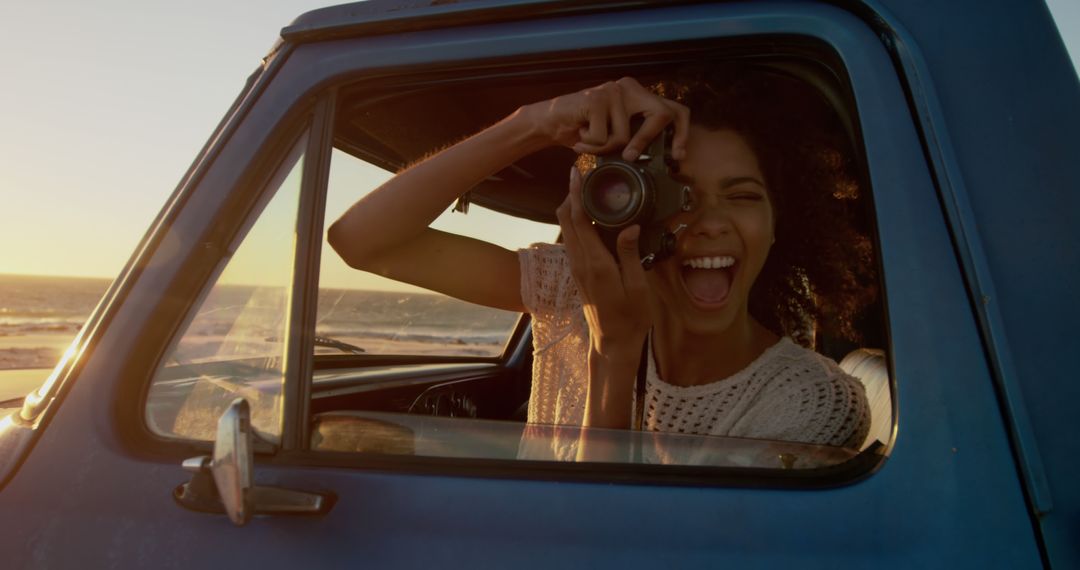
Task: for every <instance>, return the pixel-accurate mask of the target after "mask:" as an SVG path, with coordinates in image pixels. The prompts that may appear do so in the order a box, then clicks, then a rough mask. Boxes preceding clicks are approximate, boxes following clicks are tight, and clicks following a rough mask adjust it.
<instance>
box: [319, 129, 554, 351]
mask: <svg viewBox="0 0 1080 570" xmlns="http://www.w3.org/2000/svg"><path fill="white" fill-rule="evenodd" d="M391 176H392V174H391V173H390V172H388V171H386V170H383V169H381V168H379V167H377V166H374V165H372V164H370V163H367V162H365V161H363V160H360V159H359V158H357V157H355V156H352V155H350V154H348V153H345V152H342V151H340V150H335V151H334V153H333V155H332V158H331V162H330V178H329V185H328V188H327V199H326V216H325V225H326V226H327V227H329V225H330V224H332V223H333V222H334V221H335V220H336V219H338V218H339V217H340V216H341V214H343V213H344V212H345V210H346V209H347V208H348V207H349V206H351V205H352V204H353V203H354V202H356V201H357V200H359V199H360V198H362V197H363V196H364V195H366V194H367V193H368V192H370V191H371V190H374V189H375V188H377V187H378V186H379V185H380V184H382V183H383V182H385V181H386V180H388V179H389V178H390V177H391ZM433 227H435V228H436V229H441V230H444V231H447V232H452V233H457V234H461V235H467V236H470V237H475V238H478V239H483V240H486V241H489V242H493V243H496V244H498V245H500V246H502V247H505V248H507V249H510V250H514V249H518V248H522V247H526V246H528V245H529V244H530V243H533V242H540V241H552V240H553V239H554V238H555V237H556V235H557V234H558V227H557V226H554V225H551V224H541V223H536V222H530V221H527V220H522V219H517V218H513V217H511V216H507V215H505V214H500V213H497V212H494V211H491V210H488V209H486V208H483V207H479V206H472V207H470V208H469V209H468V213H467V214H466V213H462V212H460V211H458V212H455V211H452V210H450V211H447V212H445V213H444V214H443V215H441V216H440V217H439V218H438V219H437V220H436V221H435V223H434V224H433ZM519 317H520V315H519V314H518V313H513V312H510V311H502V310H498V309H492V308H488V307H482V306H480V305H474V304H472V303H466V302H464V301H459V300H457V299H454V298H452V297H448V296H446V295H443V294H441V293H436V292H433V291H428V290H425V289H422V288H420V287H415V286H412V285H408V284H405V283H400V282H397V281H393V280H391V279H386V278H384V277H380V276H378V275H376V274H373V273H367V272H363V271H357V270H356V269H353V268H351V267H349V266H348V265H346V264H345V262H343V261H342V260H341V258H340V257H339V256H338V255H336V254H335V253H334V251H333V249H331V248H330V246H329V245H328V244H326V242H325V236H324V242H323V255H322V259H321V267H320V272H319V303H318V314H317V319H316V320H317V324H316V328H315V335H316V341H315V352H316V354H335V353H337V354H342V353H344V354H349V353H353V354H367V355H427V356H480V357H497V356H499V355H500V354H502V352H503V348H504V346H505V345H506V342H507V340H508V339H509V337H510V335H511V334H512V333H513V331H514V329H515V327H516V326H517V323H518V318H519Z"/></svg>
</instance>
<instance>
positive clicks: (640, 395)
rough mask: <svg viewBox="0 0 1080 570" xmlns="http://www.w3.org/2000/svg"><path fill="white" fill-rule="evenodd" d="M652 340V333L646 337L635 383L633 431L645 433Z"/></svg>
mask: <svg viewBox="0 0 1080 570" xmlns="http://www.w3.org/2000/svg"><path fill="white" fill-rule="evenodd" d="M651 339H652V331H650V332H649V334H647V335H645V344H644V345H642V347H641V360H640V361H639V362H638V369H637V380H636V382H635V383H634V408H635V409H634V422H633V429H635V430H637V431H643V430H644V429H645V382H646V377H647V376H648V374H649V345H650V344H652V343H651V342H649V341H650V340H651Z"/></svg>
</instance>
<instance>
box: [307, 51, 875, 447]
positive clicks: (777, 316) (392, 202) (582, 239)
mask: <svg viewBox="0 0 1080 570" xmlns="http://www.w3.org/2000/svg"><path fill="white" fill-rule="evenodd" d="M740 77H742V78H740ZM745 77H750V78H752V80H750V81H747V80H745V79H744V78H745ZM761 77H763V76H761V75H760V74H759V73H756V72H750V73H746V72H745V71H740V72H739V73H736V74H733V75H731V76H730V77H729V78H721V79H716V78H714V79H713V80H711V81H695V82H693V83H692V84H691V86H692V87H691V88H685V87H677V86H668V90H669V91H673V92H675V93H674V94H675V95H678V96H679V97H680V98H681V99H682V100H684V101H685V102H686V103H687V104H688V105H689V107H688V106H686V105H683V104H681V103H677V102H675V101H674V100H672V99H668V98H665V97H662V96H660V95H657V94H655V93H653V92H651V91H649V90H647V89H645V88H644V87H642V86H641V85H640V84H639V83H638V82H636V81H635V80H633V79H629V78H624V79H621V80H619V81H617V82H612V83H606V84H604V85H600V86H597V87H594V88H591V89H586V90H584V91H581V92H578V93H572V94H568V95H564V96H560V97H556V98H554V99H551V100H548V101H542V102H539V103H534V104H531V105H526V106H523V107H521V108H519V109H518V110H517V111H516V112H514V113H513V114H511V115H510V116H509V117H507V118H505V119H504V120H502V121H500V122H499V123H497V124H495V125H493V126H491V127H489V128H488V129H485V130H484V131H481V132H480V133H477V134H476V135H474V136H472V137H470V138H468V139H466V140H464V141H462V142H460V143H458V144H456V145H454V146H452V147H449V148H447V149H445V150H443V151H442V152H439V153H437V154H435V155H434V156H431V157H430V158H428V159H426V160H424V161H422V162H420V163H419V164H416V165H414V166H412V167H410V168H409V169H407V170H405V171H403V172H402V173H400V174H399V175H397V176H396V177H394V178H393V179H391V180H390V181H388V182H387V183H386V184H385V185H383V186H382V187H380V188H379V189H377V190H375V191H374V192H372V193H371V194H369V195H368V196H366V197H364V198H363V199H362V200H360V201H359V202H357V203H356V204H355V205H354V206H353V207H352V208H350V209H349V210H348V211H347V212H346V213H345V214H344V215H343V216H342V217H341V219H339V220H338V221H337V222H336V223H334V224H333V226H331V228H330V230H329V235H328V239H329V241H330V243H331V245H332V246H333V247H334V249H335V250H336V251H337V252H338V253H339V254H340V255H341V256H342V258H343V259H344V260H345V261H346V262H347V263H348V264H349V265H351V266H353V267H356V268H360V269H364V270H367V271H372V272H375V273H378V274H381V275H384V276H387V277H390V278H393V279H397V280H400V281H405V282H408V283H412V284H415V285H419V286H421V287H426V288H428V289H432V290H436V291H440V292H442V293H445V294H448V295H451V296H454V297H457V298H460V299H463V300H466V301H470V302H473V303H478V304H482V305H487V306H491V307H497V308H502V309H507V310H512V311H526V312H529V313H531V314H532V315H533V317H534V321H533V328H534V348H535V352H534V354H535V365H534V371H533V388H532V396H531V398H530V404H529V421H530V423H543V424H571V425H583V426H590V427H608V428H629V427H631V425H632V423H633V416H634V411H635V409H641V411H642V413H643V416H644V417H643V423H644V427H645V428H646V429H650V430H661V431H677V432H683V433H697V434H711V435H730V436H743V437H756V438H767V439H781V440H788V441H802V442H810V443H823V444H831V445H844V446H849V447H858V445H859V444H860V443H861V442H862V439H863V438H864V437H865V435H866V430H867V429H868V425H869V412H868V407H867V403H866V398H865V395H864V393H863V390H862V386H861V384H859V382H858V381H857V380H855V379H853V378H851V377H850V376H847V375H845V374H843V373H842V372H841V371H840V370H839V368H838V367H837V366H836V365H835V363H833V362H832V361H829V360H828V359H826V358H824V357H822V356H820V355H818V354H816V353H814V352H812V351H810V350H807V349H804V348H802V347H799V346H798V345H796V344H795V343H794V342H792V340H791V339H789V338H787V337H784V338H781V334H788V335H796V336H797V335H800V334H805V333H807V332H808V331H807V330H806V329H807V328H808V327H809V326H810V325H812V324H813V323H815V322H817V317H819V316H821V315H820V313H821V312H822V311H820V310H818V308H817V304H816V303H815V301H814V299H813V296H814V295H815V294H818V293H819V290H815V289H813V286H814V285H815V283H813V282H812V281H810V277H811V276H810V275H809V274H808V273H807V271H806V270H805V269H803V266H804V265H806V264H805V263H804V264H802V265H798V264H791V263H788V262H789V261H790V260H787V259H783V256H781V257H782V259H780V260H779V261H778V262H777V263H771V262H770V250H771V249H772V248H773V246H774V244H775V242H776V240H777V239H778V236H783V235H786V234H785V232H783V231H781V228H782V226H779V227H778V224H783V223H791V226H792V228H795V227H798V226H799V225H800V224H798V223H796V219H795V217H794V216H793V218H792V220H791V221H790V222H789V221H788V220H786V219H781V220H779V221H778V219H777V214H776V208H775V206H776V204H775V202H776V201H777V200H778V199H784V200H786V199H787V196H786V195H785V196H783V197H781V195H780V194H779V193H777V192H776V191H774V190H773V187H774V186H776V185H777V184H778V183H780V181H781V180H782V179H785V178H791V176H790V175H789V172H790V171H791V168H788V167H784V166H780V165H782V163H785V162H791V163H796V162H798V161H796V160H794V157H795V156H796V155H797V154H798V153H797V152H792V153H788V152H786V151H783V150H780V149H773V148H769V147H767V146H763V145H772V144H774V143H775V145H776V146H783V145H784V144H786V143H785V141H786V140H788V139H789V138H790V137H788V136H780V137H776V136H774V135H775V134H776V133H779V132H781V131H783V129H777V128H773V127H771V126H767V125H773V124H774V123H776V121H775V120H774V118H773V117H770V111H769V108H768V105H766V106H765V107H764V110H762V108H761V105H760V103H761V102H762V101H767V100H768V99H769V97H770V95H769V94H770V93H771V92H772V91H774V90H775V89H776V88H777V87H776V85H774V84H773V83H772V82H771V81H770V80H767V79H766V80H764V81H757V79H759V78H761ZM781 83H783V82H781ZM716 86H721V87H722V89H720V90H717V89H716ZM784 89H786V87H784ZM781 90H783V89H781ZM778 108H780V107H774V109H778ZM699 115H700V116H699ZM633 116H640V117H641V118H642V119H643V122H642V124H641V127H640V128H639V129H638V130H637V131H636V132H631V130H630V117H633ZM807 116H811V114H807ZM671 123H673V124H674V136H673V138H672V149H671V153H672V158H673V159H675V160H676V161H677V162H678V176H679V177H680V178H681V179H682V180H684V181H685V182H686V183H687V184H688V185H689V186H691V188H692V194H693V203H694V204H693V207H692V208H691V209H690V211H688V212H682V213H679V214H677V215H675V216H673V217H672V219H671V220H669V222H668V226H669V228H676V227H678V226H680V225H685V229H684V230H683V231H680V232H679V234H678V235H679V239H678V247H677V251H676V253H675V255H673V256H671V257H670V258H668V259H665V260H663V261H661V262H659V263H657V264H656V265H655V267H654V268H653V269H652V270H651V271H648V272H646V271H645V270H644V269H643V268H642V266H641V264H640V262H639V259H638V246H637V238H638V234H639V231H640V229H639V228H638V227H636V226H632V227H630V228H627V229H626V230H624V231H623V232H621V234H620V235H619V236H618V239H617V247H616V253H617V254H616V256H612V255H611V254H610V253H609V252H608V251H607V250H606V249H605V248H604V246H603V245H602V244H601V242H600V240H599V237H598V236H597V234H596V232H595V230H594V229H593V228H592V226H591V224H590V223H589V221H588V220H587V218H586V216H585V214H584V212H583V210H582V207H581V176H580V174H579V172H578V170H577V169H576V168H575V169H572V170H571V172H570V184H569V186H570V191H569V193H568V195H567V198H566V201H565V202H564V203H563V204H562V206H560V207H559V209H558V211H557V215H558V219H559V224H560V227H561V229H562V233H563V239H564V242H565V245H550V244H549V245H536V246H533V247H531V248H528V249H526V250H522V251H521V252H518V254H516V255H515V253H513V252H510V251H507V250H504V249H502V248H499V247H497V246H494V245H492V244H488V243H485V242H480V241H477V240H472V239H469V238H465V237H462V236H456V235H451V234H446V233H443V232H439V231H437V230H433V229H431V228H428V225H429V224H430V223H431V221H432V220H434V219H435V217H436V216H438V215H439V214H440V213H441V212H443V211H444V210H445V209H446V207H447V206H448V205H449V204H450V203H452V202H453V200H455V199H456V198H458V197H459V196H460V195H462V194H463V193H464V192H466V191H468V190H469V189H470V188H472V187H473V186H475V185H476V184H478V183H479V182H480V181H482V180H484V179H485V178H486V177H488V176H490V175H492V174H494V173H495V172H498V171H499V170H501V169H502V168H504V167H506V166H507V165H509V164H511V163H513V162H514V161H516V160H518V159H520V158H522V157H524V156H526V155H528V154H530V153H532V152H535V151H537V150H540V149H542V148H545V147H547V146H550V145H555V144H559V145H563V146H567V147H570V148H572V149H573V150H575V151H576V152H578V153H593V154H600V153H610V152H621V154H622V156H623V158H625V159H628V160H632V159H634V158H636V157H637V156H638V155H639V154H640V152H641V151H642V149H644V148H646V146H647V144H648V142H649V141H650V140H651V139H652V138H653V137H655V136H656V135H657V134H658V133H659V132H661V130H663V129H664V128H665V127H667V126H668V125H669V124H671ZM786 134H787V135H790V134H791V133H790V132H788V133H786ZM761 150H769V151H770V152H769V153H761V152H759V151H761ZM766 154H768V155H769V156H770V157H776V158H769V159H766V158H765V155H766ZM826 162H827V161H826ZM811 170H812V169H811ZM818 174H819V176H817V178H819V179H822V180H826V179H828V178H829V177H828V176H821V175H820V174H821V173H818ZM800 176H801V177H805V180H802V181H801V182H800V181H799V180H785V181H784V182H785V183H791V182H794V183H795V184H802V185H805V186H807V187H808V188H806V190H807V191H813V190H816V189H817V188H814V184H810V183H807V180H809V179H810V178H812V177H813V176H814V173H813V172H803V173H801V174H796V177H800ZM774 178H775V180H774ZM841 190H842V188H839V187H838V188H833V189H832V190H831V191H832V192H834V193H835V192H840V191H841ZM797 194H798V192H795V193H793V195H797ZM790 233H791V232H787V234H790ZM792 238H793V239H792V244H791V245H793V246H794V245H795V241H799V240H805V241H808V242H809V243H813V242H814V241H815V240H813V239H811V238H809V237H808V236H799V237H796V236H792ZM822 243H824V242H822ZM833 243H835V240H833ZM788 249H789V250H790V249H792V248H788ZM794 249H795V250H797V249H798V248H797V247H795V248H794ZM827 253H828V252H825V251H818V252H816V253H815V254H818V255H822V256H824V257H826V258H827V257H828V255H827ZM777 264H779V265H780V266H779V267H772V266H774V265H777ZM828 279H829V278H828V277H826V278H825V281H828ZM759 281H761V282H759ZM849 281H850V279H849ZM793 286H794V287H795V288H801V289H802V291H801V295H793V296H789V297H788V298H785V297H784V295H786V294H789V293H793ZM795 293H798V292H797V291H796V292H795ZM646 339H651V340H650V343H649V344H650V346H651V350H649V351H647V353H648V358H647V361H648V373H647V375H646V386H645V392H644V395H645V400H644V402H643V406H644V407H643V408H639V407H638V406H637V405H636V403H635V390H634V385H635V379H636V377H637V369H638V365H639V362H640V358H641V354H642V346H643V344H644V343H645V342H646Z"/></svg>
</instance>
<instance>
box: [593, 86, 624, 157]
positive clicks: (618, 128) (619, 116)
mask: <svg viewBox="0 0 1080 570" xmlns="http://www.w3.org/2000/svg"><path fill="white" fill-rule="evenodd" d="M608 115H609V117H608V118H609V120H610V126H611V133H610V135H609V136H608V142H607V144H606V145H604V146H605V148H604V149H603V150H602V151H599V152H611V151H613V150H616V149H618V148H620V147H622V146H623V145H625V144H626V142H627V141H628V140H630V116H629V115H627V114H626V104H625V103H624V101H623V96H622V90H621V89H619V88H618V87H617V86H616V88H615V93H614V96H613V97H612V98H611V104H610V106H609V107H608Z"/></svg>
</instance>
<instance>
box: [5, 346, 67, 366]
mask: <svg viewBox="0 0 1080 570" xmlns="http://www.w3.org/2000/svg"><path fill="white" fill-rule="evenodd" d="M60 356H61V352H60V351H59V350H57V349H55V348H49V347H35V348H3V349H0V370H12V369H17V368H52V367H53V366H55V365H56V362H57V361H58V360H60Z"/></svg>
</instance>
